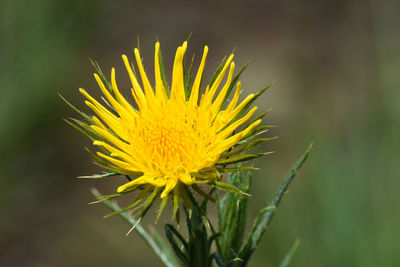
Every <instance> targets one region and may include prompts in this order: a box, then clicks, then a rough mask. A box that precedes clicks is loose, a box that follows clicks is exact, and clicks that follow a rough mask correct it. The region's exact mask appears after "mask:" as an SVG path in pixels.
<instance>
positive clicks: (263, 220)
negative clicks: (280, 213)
mask: <svg viewBox="0 0 400 267" xmlns="http://www.w3.org/2000/svg"><path fill="white" fill-rule="evenodd" d="M312 145H313V144H312V143H311V144H310V146H309V147H308V148H307V150H306V151H305V152H304V154H303V155H302V156H301V158H300V159H299V160H298V161H297V162H296V163H295V164H294V166H293V167H292V168H291V170H290V171H289V173H288V175H287V176H286V178H285V179H284V180H283V182H282V184H281V186H280V187H279V189H278V191H277V192H276V193H275V195H274V197H273V199H272V201H271V203H270V205H268V206H267V207H266V208H264V209H262V210H261V211H260V212H259V213H258V215H257V217H256V219H255V221H254V223H253V226H252V228H251V230H250V233H249V235H248V237H247V240H246V242H245V243H244V245H243V246H242V248H241V249H240V251H239V257H240V258H241V259H243V260H244V265H243V266H245V265H246V264H247V262H248V261H249V259H250V257H251V255H252V254H253V252H254V250H255V249H256V247H257V245H258V243H259V242H260V239H261V237H262V236H263V234H264V233H265V231H266V230H267V228H268V226H269V225H270V223H271V221H272V218H273V216H274V214H275V212H276V208H277V207H278V206H279V204H280V202H281V200H282V197H283V195H284V193H285V192H286V190H287V189H288V187H289V185H290V184H291V182H292V181H293V179H294V177H295V176H296V173H297V171H298V170H299V169H300V168H301V166H302V165H303V163H304V162H305V161H306V159H307V157H308V155H309V153H310V151H311V148H312Z"/></svg>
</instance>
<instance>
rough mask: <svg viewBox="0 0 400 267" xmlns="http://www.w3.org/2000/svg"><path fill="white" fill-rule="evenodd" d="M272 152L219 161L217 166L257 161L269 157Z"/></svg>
mask: <svg viewBox="0 0 400 267" xmlns="http://www.w3.org/2000/svg"><path fill="white" fill-rule="evenodd" d="M271 153H272V152H267V153H257V154H244V155H240V156H237V157H234V158H228V159H223V160H220V161H218V162H217V163H216V164H217V165H227V164H232V163H238V162H242V161H248V160H251V159H255V158H259V157H262V156H265V155H269V154H271Z"/></svg>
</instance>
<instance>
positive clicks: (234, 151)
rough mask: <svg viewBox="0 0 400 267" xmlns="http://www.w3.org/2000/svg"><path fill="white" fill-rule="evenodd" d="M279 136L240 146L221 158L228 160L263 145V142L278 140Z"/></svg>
mask: <svg viewBox="0 0 400 267" xmlns="http://www.w3.org/2000/svg"><path fill="white" fill-rule="evenodd" d="M277 138H278V137H277V136H274V137H270V138H259V139H256V140H254V141H250V142H248V143H245V144H242V145H240V146H237V147H236V148H234V149H232V150H231V151H228V152H225V153H223V154H221V156H220V158H228V157H230V156H233V155H236V154H239V153H242V152H244V151H247V150H249V149H251V148H253V147H255V146H257V145H258V144H260V143H262V142H266V141H272V140H275V139H277Z"/></svg>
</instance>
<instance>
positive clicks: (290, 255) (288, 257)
mask: <svg viewBox="0 0 400 267" xmlns="http://www.w3.org/2000/svg"><path fill="white" fill-rule="evenodd" d="M299 246H300V239H297V240H296V241H295V242H294V244H293V246H292V248H291V249H290V251H289V253H288V254H286V256H285V258H284V259H283V261H282V262H281V264H280V265H279V267H288V266H289V264H290V262H291V261H292V258H293V256H294V254H295V253H296V251H297V249H298V248H299Z"/></svg>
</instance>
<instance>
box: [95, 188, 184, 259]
mask: <svg viewBox="0 0 400 267" xmlns="http://www.w3.org/2000/svg"><path fill="white" fill-rule="evenodd" d="M92 194H93V195H94V196H95V197H96V198H97V199H99V200H100V199H102V198H103V196H102V195H101V194H100V193H99V192H98V191H97V190H96V189H92ZM103 203H104V205H105V206H106V207H108V208H109V209H111V210H113V211H118V210H121V208H120V207H119V206H118V204H117V203H115V202H112V201H110V200H105V201H103ZM119 215H120V216H121V218H123V219H124V220H125V221H126V222H128V223H129V224H130V225H132V226H135V225H136V227H135V231H137V232H138V233H139V235H140V236H141V237H142V238H143V239H144V240H145V242H146V243H147V245H148V246H149V247H150V248H151V249H153V251H154V253H155V254H156V255H157V256H158V257H159V258H160V260H161V261H162V262H163V263H164V265H165V266H167V267H175V266H178V262H177V260H176V259H175V258H174V256H173V254H172V251H170V249H169V248H168V247H167V246H163V247H162V249H161V247H160V246H159V245H158V244H157V243H156V242H155V241H154V239H153V238H152V237H151V236H150V234H148V233H147V231H146V230H144V228H143V227H142V226H141V225H140V224H137V220H135V219H134V218H132V217H131V216H129V215H128V214H127V213H126V212H121V213H120V214H119Z"/></svg>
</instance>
